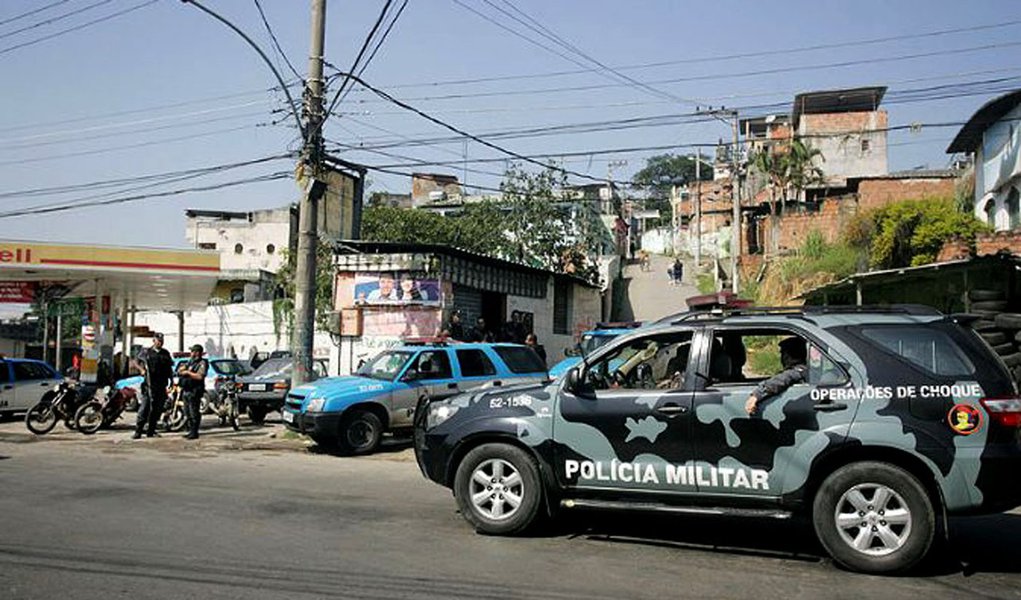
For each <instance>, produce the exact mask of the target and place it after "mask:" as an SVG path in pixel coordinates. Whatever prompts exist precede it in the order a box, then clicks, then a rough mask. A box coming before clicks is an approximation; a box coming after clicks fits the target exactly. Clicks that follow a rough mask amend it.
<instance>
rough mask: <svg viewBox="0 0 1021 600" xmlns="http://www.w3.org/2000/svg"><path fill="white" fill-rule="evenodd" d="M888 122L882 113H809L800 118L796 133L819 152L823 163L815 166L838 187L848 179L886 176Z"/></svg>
mask: <svg viewBox="0 0 1021 600" xmlns="http://www.w3.org/2000/svg"><path fill="white" fill-rule="evenodd" d="M887 123H888V116H887V114H886V111H885V110H878V111H868V112H846V113H829V114H817V115H812V114H809V115H801V119H800V122H799V123H798V134H799V135H802V136H806V137H805V138H804V139H805V143H806V145H808V146H811V147H812V148H816V149H818V150H819V151H821V152H822V158H824V159H825V160H819V161H818V162H817V166H818V167H819V168H821V169H822V170H823V173H824V174H825V176H826V179H827V181H829V182H831V183H834V184H839V183H842V182H843V181H845V180H846V179H847V178H848V177H866V176H869V175H885V174H886V173H888V172H889V171H888V167H887V160H886V131H885V129H886V127H887ZM876 130H883V131H876ZM820 134H821V135H820ZM813 135H820V137H812V136H813ZM866 144H867V148H866V147H865V145H866Z"/></svg>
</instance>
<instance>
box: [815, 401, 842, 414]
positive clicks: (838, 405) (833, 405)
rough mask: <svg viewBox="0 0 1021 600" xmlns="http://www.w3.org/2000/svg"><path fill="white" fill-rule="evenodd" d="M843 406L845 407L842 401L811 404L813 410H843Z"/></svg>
mask: <svg viewBox="0 0 1021 600" xmlns="http://www.w3.org/2000/svg"><path fill="white" fill-rule="evenodd" d="M845 408H847V405H846V404H844V403H843V402H823V403H821V404H815V405H813V406H812V409H813V410H817V411H819V412H835V411H838V410H844V409H845Z"/></svg>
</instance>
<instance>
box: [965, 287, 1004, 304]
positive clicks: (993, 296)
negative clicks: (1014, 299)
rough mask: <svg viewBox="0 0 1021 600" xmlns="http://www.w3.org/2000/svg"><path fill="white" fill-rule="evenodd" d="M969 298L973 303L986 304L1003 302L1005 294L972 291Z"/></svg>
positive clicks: (991, 291) (996, 291)
mask: <svg viewBox="0 0 1021 600" xmlns="http://www.w3.org/2000/svg"><path fill="white" fill-rule="evenodd" d="M968 298H969V299H970V300H972V301H973V302H986V301H989V300H1003V298H1004V296H1003V292H1001V291H1000V290H971V291H970V292H968Z"/></svg>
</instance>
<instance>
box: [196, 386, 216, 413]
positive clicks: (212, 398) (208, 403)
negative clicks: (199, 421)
mask: <svg viewBox="0 0 1021 600" xmlns="http://www.w3.org/2000/svg"><path fill="white" fill-rule="evenodd" d="M217 400H218V398H217V394H216V392H215V391H214V390H206V393H205V394H202V399H201V400H200V401H199V414H202V415H208V414H212V412H213V410H214V409H215V407H216V403H217Z"/></svg>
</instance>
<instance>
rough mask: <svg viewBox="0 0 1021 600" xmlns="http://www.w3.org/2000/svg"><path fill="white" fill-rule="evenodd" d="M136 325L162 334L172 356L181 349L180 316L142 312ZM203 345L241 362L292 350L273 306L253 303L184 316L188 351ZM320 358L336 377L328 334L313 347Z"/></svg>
mask: <svg viewBox="0 0 1021 600" xmlns="http://www.w3.org/2000/svg"><path fill="white" fill-rule="evenodd" d="M135 325H147V326H148V327H149V329H151V330H152V331H159V332H162V333H163V335H164V344H165V346H166V348H167V349H168V350H170V351H171V352H176V351H177V348H178V337H177V332H178V320H177V315H175V314H171V313H164V312H140V313H138V314H137V315H136V316H135ZM136 343H140V344H143V345H148V343H149V341H148V339H146V338H136ZM192 344H202V345H203V346H204V347H205V350H206V354H211V355H216V356H230V355H231V351H232V350H233V353H234V354H235V355H236V356H237V357H238V358H239V359H241V360H247V359H248V358H249V357H250V356H251V355H252V353H253V352H254V351H258V352H270V351H273V350H287V349H289V348H290V338H289V336H288V334H287V333H286V332H283V333H282V334H281V335H280V336H278V335H277V334H276V332H274V330H273V303H272V302H252V303H248V304H226V305H222V306H209V307H207V308H206V309H205V310H201V311H186V312H185V313H184V347H185V348H186V349H187V347H188V346H191V345H192ZM313 346H314V352H315V356H316V357H317V358H328V359H329V360H330V361H331V364H330V372H331V373H336V372H337V371H336V369H337V365H336V357H335V354H336V353H335V349H334V346H333V343H332V342H331V341H330V336H329V335H328V334H326V333H317V334H316V336H315V340H314V343H313Z"/></svg>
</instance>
